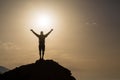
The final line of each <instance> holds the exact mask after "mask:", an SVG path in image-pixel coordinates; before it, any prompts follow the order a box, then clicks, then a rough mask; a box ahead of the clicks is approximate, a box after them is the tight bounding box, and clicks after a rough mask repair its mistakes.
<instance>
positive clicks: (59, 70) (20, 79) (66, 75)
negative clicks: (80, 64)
mask: <svg viewBox="0 0 120 80" xmlns="http://www.w3.org/2000/svg"><path fill="white" fill-rule="evenodd" d="M1 79H2V80H76V79H75V78H74V77H73V76H72V74H71V72H70V71H69V70H68V69H66V68H64V67H63V66H61V65H59V64H58V63H57V62H55V61H53V60H38V61H36V62H35V63H32V64H28V65H23V66H20V67H17V68H15V69H13V70H10V71H8V72H5V73H4V74H2V76H1Z"/></svg>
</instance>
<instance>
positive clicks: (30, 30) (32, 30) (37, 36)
mask: <svg viewBox="0 0 120 80" xmlns="http://www.w3.org/2000/svg"><path fill="white" fill-rule="evenodd" d="M30 31H32V32H33V33H34V34H35V35H36V36H37V37H39V35H38V34H37V33H35V32H34V31H33V29H31V30H30Z"/></svg>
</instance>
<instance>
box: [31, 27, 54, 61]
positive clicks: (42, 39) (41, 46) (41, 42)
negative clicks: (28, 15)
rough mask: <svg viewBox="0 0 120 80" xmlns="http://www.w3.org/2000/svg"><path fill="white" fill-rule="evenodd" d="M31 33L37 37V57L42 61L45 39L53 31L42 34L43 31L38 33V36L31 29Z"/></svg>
mask: <svg viewBox="0 0 120 80" xmlns="http://www.w3.org/2000/svg"><path fill="white" fill-rule="evenodd" d="M31 31H32V32H33V33H34V34H35V35H36V36H37V37H38V39H39V55H40V59H44V52H45V38H46V37H47V36H48V35H49V34H50V33H51V32H52V31H53V29H51V30H50V31H49V32H48V33H47V34H44V33H43V31H41V32H40V35H39V34H37V33H36V32H34V31H33V29H31Z"/></svg>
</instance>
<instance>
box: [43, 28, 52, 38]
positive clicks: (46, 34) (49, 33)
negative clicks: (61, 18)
mask: <svg viewBox="0 0 120 80" xmlns="http://www.w3.org/2000/svg"><path fill="white" fill-rule="evenodd" d="M52 31H53V29H51V30H50V31H49V32H48V33H47V34H46V35H45V36H46V37H47V36H48V35H49V34H50V33H51V32H52Z"/></svg>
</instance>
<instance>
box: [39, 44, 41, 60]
mask: <svg viewBox="0 0 120 80" xmlns="http://www.w3.org/2000/svg"><path fill="white" fill-rule="evenodd" d="M39 56H40V59H41V46H40V45H39Z"/></svg>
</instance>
